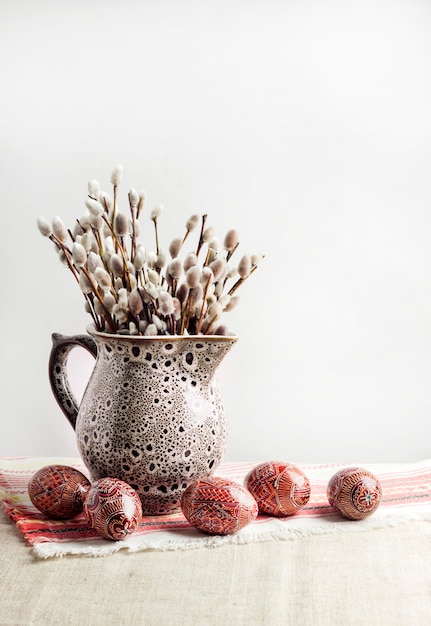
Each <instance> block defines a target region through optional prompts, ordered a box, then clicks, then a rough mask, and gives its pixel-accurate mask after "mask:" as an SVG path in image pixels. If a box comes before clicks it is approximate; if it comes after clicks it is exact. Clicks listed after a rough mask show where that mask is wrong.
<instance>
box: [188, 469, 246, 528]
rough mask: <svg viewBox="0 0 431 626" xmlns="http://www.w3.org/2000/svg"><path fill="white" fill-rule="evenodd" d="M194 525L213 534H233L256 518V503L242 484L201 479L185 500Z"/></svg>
mask: <svg viewBox="0 0 431 626" xmlns="http://www.w3.org/2000/svg"><path fill="white" fill-rule="evenodd" d="M181 508H182V511H183V513H184V515H185V517H186V519H187V521H188V522H190V524H192V526H195V527H196V528H198V529H199V530H202V531H203V532H206V533H209V534H211V535H231V534H233V533H236V532H237V531H238V530H241V528H244V526H246V525H247V524H249V523H250V522H252V521H253V520H255V519H256V517H257V513H258V508H257V503H256V500H255V499H254V498H253V496H252V495H251V494H250V492H249V491H247V489H245V488H244V487H243V486H242V485H239V484H238V483H235V482H233V481H232V480H226V479H224V478H217V477H210V478H204V479H201V480H197V481H195V482H194V483H192V484H191V485H189V486H188V487H187V489H186V490H185V491H184V493H183V495H182V498H181Z"/></svg>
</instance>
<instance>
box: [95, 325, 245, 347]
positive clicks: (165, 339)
mask: <svg viewBox="0 0 431 626" xmlns="http://www.w3.org/2000/svg"><path fill="white" fill-rule="evenodd" d="M86 330H87V333H88V334H89V335H91V336H92V337H101V338H102V339H121V340H122V341H123V340H124V341H139V342H143V343H147V342H150V341H157V342H160V343H170V342H178V341H185V340H187V341H194V342H203V341H206V340H208V339H209V340H211V341H220V342H222V341H237V340H238V339H239V336H238V335H237V334H235V333H231V334H229V335H155V336H144V335H122V334H121V333H108V332H104V331H100V330H97V329H96V327H95V325H94V324H89V325H88V326H87V328H86Z"/></svg>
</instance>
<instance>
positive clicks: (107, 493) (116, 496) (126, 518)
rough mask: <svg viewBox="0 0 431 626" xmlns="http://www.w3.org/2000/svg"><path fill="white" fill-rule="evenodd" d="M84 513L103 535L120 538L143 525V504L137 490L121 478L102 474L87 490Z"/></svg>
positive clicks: (95, 528) (88, 520)
mask: <svg viewBox="0 0 431 626" xmlns="http://www.w3.org/2000/svg"><path fill="white" fill-rule="evenodd" d="M84 513H85V516H86V518H87V522H88V524H89V525H90V526H91V527H92V528H93V529H94V530H95V531H96V532H97V533H98V534H99V535H101V536H102V537H104V538H105V539H113V540H115V541H119V540H121V539H125V538H126V537H127V536H128V535H131V534H132V533H133V532H135V530H136V529H137V527H138V526H139V523H140V521H141V518H142V505H141V501H140V499H139V496H138V494H137V493H136V491H135V490H134V489H133V488H132V487H130V485H128V484H127V483H125V482H123V481H122V480H119V479H118V478H100V479H99V480H96V481H95V482H94V483H92V485H91V487H90V489H89V491H88V493H87V497H86V498H85V502H84Z"/></svg>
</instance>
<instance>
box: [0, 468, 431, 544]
mask: <svg viewBox="0 0 431 626" xmlns="http://www.w3.org/2000/svg"><path fill="white" fill-rule="evenodd" d="M53 463H62V464H65V465H72V466H74V467H77V468H78V469H80V470H81V471H84V472H85V470H84V468H83V466H82V464H81V462H80V461H79V460H78V459H76V458H35V457H29V458H28V457H13V458H12V457H9V458H0V498H1V500H2V505H3V509H4V511H5V513H6V514H7V516H8V517H9V518H10V519H11V520H12V521H13V522H15V524H16V526H17V528H18V530H19V531H20V533H21V534H22V536H23V537H24V539H25V540H26V542H27V543H28V544H29V545H31V546H33V547H34V548H37V550H36V552H37V553H38V554H39V556H52V555H59V554H68V553H80V552H83V553H86V552H87V553H92V554H99V553H100V554H104V553H109V552H112V551H114V550H117V549H120V548H123V547H128V548H129V549H132V550H140V549H149V548H153V549H172V548H187V547H199V546H200V545H208V543H210V542H212V543H217V542H218V543H221V542H228V541H231V542H233V541H236V542H242V541H244V542H245V541H263V540H265V539H268V540H269V539H274V538H293V537H297V536H301V535H303V534H310V533H313V532H316V533H318V532H332V531H334V532H335V530H337V531H339V530H340V529H345V530H346V531H348V530H349V529H352V530H358V529H360V528H361V526H362V527H363V528H364V529H367V528H370V527H373V525H374V526H378V525H380V526H381V525H383V524H384V523H386V522H387V521H388V520H389V519H390V523H391V524H392V525H393V523H394V522H396V520H397V519H398V520H399V521H400V522H401V521H406V520H413V519H429V520H431V460H430V461H422V462H419V463H409V464H401V465H390V464H360V463H350V464H348V465H356V466H358V465H359V466H361V467H366V468H367V469H369V470H370V471H372V472H373V473H374V474H375V475H376V476H377V477H378V478H379V480H380V483H381V486H382V492H383V498H382V501H381V504H380V507H379V508H378V510H377V511H376V513H374V514H373V515H372V516H370V518H367V520H363V521H362V522H348V521H344V524H343V520H342V519H340V517H339V516H338V515H337V514H336V513H335V512H334V511H333V509H332V508H331V507H330V506H329V504H328V501H327V498H326V486H327V483H328V481H329V479H330V478H331V476H332V475H333V474H334V473H335V472H336V471H338V470H339V469H341V468H342V467H346V465H347V464H320V465H316V464H314V465H313V464H301V463H296V465H298V467H300V468H301V469H302V470H303V471H304V473H305V474H306V475H307V476H308V478H309V480H310V483H311V496H310V500H309V502H308V505H307V506H306V507H305V508H304V509H302V511H300V512H299V513H297V514H296V515H295V516H291V517H288V518H270V517H268V516H264V515H260V516H259V517H258V518H257V519H256V521H255V522H253V524H251V525H250V526H249V527H246V528H245V529H243V530H242V531H240V533H237V535H238V536H236V537H232V536H231V537H226V538H223V539H222V538H218V539H217V538H210V537H207V536H204V535H203V534H202V533H199V532H198V531H196V530H194V529H192V528H191V526H190V525H189V524H188V522H187V521H186V519H185V518H184V516H183V515H182V514H181V513H177V514H174V515H166V516H154V517H144V518H143V520H142V523H141V524H140V527H139V529H138V530H137V531H136V532H135V533H134V535H133V536H131V537H130V538H129V539H128V540H126V541H124V542H109V541H106V540H105V539H102V538H100V537H99V536H98V535H97V534H96V533H95V532H94V531H93V530H91V529H89V528H88V527H87V525H86V522H85V518H84V516H83V515H78V516H77V517H75V518H74V519H72V520H66V521H63V520H62V521H57V520H49V519H47V518H46V517H44V516H43V515H42V514H41V513H40V512H39V511H38V510H37V509H35V508H34V507H33V505H32V503H31V501H30V499H29V497H28V493H27V485H28V482H29V480H30V478H31V476H32V475H33V474H34V473H35V472H36V471H37V470H38V469H39V468H40V467H43V466H44V465H50V464H53ZM256 464H257V463H224V464H222V465H221V466H220V467H219V468H218V470H217V471H216V475H217V476H222V477H225V478H229V479H231V480H235V481H237V482H239V483H241V484H242V483H243V481H244V478H245V476H246V475H247V473H248V472H249V471H250V470H251V469H252V468H253V467H254V466H255V465H256ZM373 518H374V521H373ZM340 522H341V524H340ZM108 544H109V545H108Z"/></svg>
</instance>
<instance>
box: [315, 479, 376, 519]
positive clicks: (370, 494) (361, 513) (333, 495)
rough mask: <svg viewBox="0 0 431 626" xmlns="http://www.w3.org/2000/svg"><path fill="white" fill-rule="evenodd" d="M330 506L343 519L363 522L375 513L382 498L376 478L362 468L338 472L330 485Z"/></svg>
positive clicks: (328, 492) (328, 490)
mask: <svg viewBox="0 0 431 626" xmlns="http://www.w3.org/2000/svg"><path fill="white" fill-rule="evenodd" d="M327 496H328V502H329V504H330V505H331V506H332V507H333V508H334V509H335V510H336V511H337V512H338V513H340V514H341V515H342V516H343V517H346V518H347V519H350V520H361V519H364V518H365V517H368V516H369V515H371V513H374V511H375V510H376V509H377V507H378V506H379V503H380V499H381V497H382V488H381V486H380V483H379V481H378V479H377V478H376V476H374V474H372V472H369V471H368V470H366V469H363V468H361V467H347V468H345V469H341V470H339V471H338V472H336V473H335V474H334V475H333V476H332V478H331V480H330V481H329V483H328V487H327Z"/></svg>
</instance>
